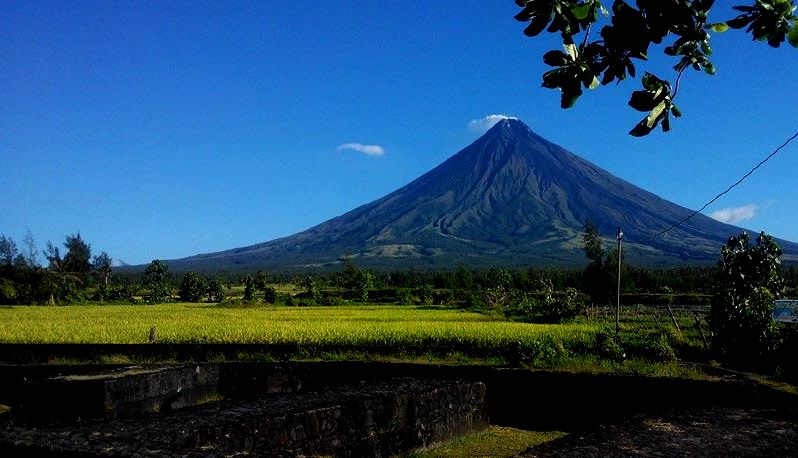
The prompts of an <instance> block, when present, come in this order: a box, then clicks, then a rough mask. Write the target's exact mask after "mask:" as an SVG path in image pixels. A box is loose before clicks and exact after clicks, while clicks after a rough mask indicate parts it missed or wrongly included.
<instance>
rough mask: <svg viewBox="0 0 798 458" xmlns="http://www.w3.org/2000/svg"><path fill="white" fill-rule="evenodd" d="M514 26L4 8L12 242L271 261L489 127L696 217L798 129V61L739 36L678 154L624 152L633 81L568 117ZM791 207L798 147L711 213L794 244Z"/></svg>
mask: <svg viewBox="0 0 798 458" xmlns="http://www.w3.org/2000/svg"><path fill="white" fill-rule="evenodd" d="M517 10H518V8H517V7H516V6H515V4H514V2H513V1H511V0H503V1H499V0H493V1H484V0H473V1H463V0H458V1H436V2H411V1H406V2H392V1H388V2H377V1H321V2H283V1H263V2H243V1H241V2H176V1H169V2H155V1H146V2H124V1H114V2H100V1H75V2H63V1H55V2H27V1H5V2H0V163H1V164H2V173H0V193H1V195H2V199H1V200H0V202H2V203H1V204H0V206H1V207H0V233H2V234H5V235H8V236H11V237H13V238H14V239H16V240H17V242H18V243H19V242H21V239H22V237H23V236H24V234H25V232H26V230H30V231H31V232H32V234H33V236H34V237H35V239H36V240H37V243H38V245H39V246H40V247H42V246H44V244H45V242H46V241H47V240H52V241H53V242H55V243H58V244H60V243H62V242H63V240H64V237H65V236H66V235H67V234H71V233H75V232H78V231H79V232H80V233H81V235H82V236H83V237H84V239H86V240H87V241H88V242H89V243H90V244H91V245H92V249H93V252H95V253H99V252H100V251H106V252H108V254H109V255H111V256H112V257H114V258H117V259H122V260H124V261H126V262H129V263H145V262H149V261H150V260H151V259H154V258H161V259H171V258H178V257H184V256H190V255H193V254H198V253H206V252H212V251H218V250H223V249H228V248H233V247H239V246H244V245H249V244H253V243H258V242H263V241H267V240H271V239H274V238H277V237H281V236H286V235H290V234H292V233H295V232H298V231H301V230H303V229H306V228H308V227H310V226H313V225H315V224H318V223H320V222H322V221H324V220H326V219H329V218H331V217H334V216H337V215H339V214H341V213H343V212H345V211H347V210H350V209H352V208H354V207H357V206H359V205H361V204H364V203H367V202H369V201H371V200H373V199H375V198H378V197H381V196H382V195H384V194H386V193H388V192H390V191H392V190H394V189H396V188H397V187H399V186H402V185H404V184H406V183H407V182H409V181H411V180H412V179H414V178H416V177H417V176H419V175H421V174H422V173H424V172H426V171H427V170H429V169H431V168H432V167H434V166H435V165H437V164H439V163H440V162H442V161H443V160H445V159H446V158H447V157H449V156H450V155H452V154H454V153H455V152H457V151H458V150H459V149H461V148H462V147H464V146H466V145H467V144H469V143H470V142H471V141H473V140H474V139H476V138H477V137H478V135H479V132H476V131H474V130H473V129H470V128H469V121H471V120H475V119H481V118H483V117H485V116H487V115H490V114H507V115H511V116H517V117H519V118H521V119H522V120H523V121H525V122H526V123H527V124H528V125H529V126H530V127H531V128H532V129H533V130H534V131H536V132H537V133H539V134H540V135H542V136H544V137H546V138H548V139H549V140H551V141H553V142H555V143H558V144H560V145H562V146H564V147H566V148H567V149H569V150H571V151H573V152H574V153H576V154H579V155H581V156H583V157H585V158H586V159H588V160H590V161H592V162H594V163H596V164H598V165H599V166H601V167H603V168H605V169H607V170H609V171H610V172H612V173H614V174H616V175H618V176H620V177H622V178H624V179H626V180H628V181H630V182H632V183H634V184H636V185H638V186H641V187H643V188H645V189H648V190H650V191H652V192H654V193H656V194H659V195H660V196H662V197H664V198H666V199H668V200H671V201H673V202H676V203H678V204H681V205H684V206H687V207H690V208H698V207H700V206H701V205H703V203H704V202H706V201H707V200H708V199H710V198H711V197H713V196H714V195H715V194H717V193H718V192H720V191H721V190H723V189H725V187H726V186H728V185H729V184H731V183H732V182H734V181H736V180H737V179H738V178H739V177H740V176H742V175H743V174H744V173H745V172H746V171H747V170H748V169H749V168H750V167H751V166H753V165H754V164H756V163H757V162H758V161H759V160H761V159H762V158H763V157H764V156H765V155H767V154H768V153H769V152H770V151H772V150H773V149H774V148H775V147H776V146H777V145H779V144H781V143H782V142H784V141H785V140H786V139H787V138H788V137H789V136H790V135H792V134H793V133H794V132H795V131H796V130H798V95H797V94H796V90H798V59H796V57H798V52H797V51H796V50H795V49H794V48H791V47H789V46H786V47H785V46H782V48H780V49H776V50H774V49H771V48H769V47H768V46H767V45H766V44H763V43H755V42H752V41H751V40H750V38H749V37H748V36H744V35H743V34H741V33H738V32H727V33H725V34H719V35H717V36H715V37H714V49H715V54H714V56H713V57H714V62H715V65H716V67H717V69H718V74H717V75H715V76H714V77H709V76H706V75H703V74H698V73H696V72H692V73H688V74H686V76H685V77H684V78H683V80H682V88H681V89H680V93H679V97H678V99H677V101H676V102H677V104H678V105H679V106H680V108H681V109H682V111H683V112H684V114H685V116H684V117H683V118H681V119H679V120H676V121H675V122H674V123H673V127H674V130H673V131H672V132H671V133H669V134H662V133H655V134H653V135H651V136H649V137H648V138H644V139H636V138H632V137H629V136H628V135H627V132H628V130H629V129H630V128H631V127H632V126H633V125H634V124H635V123H636V122H637V121H638V120H639V119H640V118H641V117H642V114H641V113H637V112H635V111H634V110H632V109H631V108H629V107H628V106H626V101H627V100H628V95H629V93H630V92H631V91H632V90H633V89H637V87H638V86H639V82H638V81H632V82H627V83H626V84H622V85H621V86H619V87H615V86H612V87H603V88H601V89H599V90H596V91H592V92H590V93H587V94H585V95H584V96H583V97H582V98H581V99H580V100H579V102H578V103H577V106H576V107H575V108H574V109H571V110H561V109H560V108H559V95H558V93H557V92H555V91H552V90H548V89H543V88H541V87H540V78H541V76H540V75H541V73H542V72H543V71H545V70H546V67H545V66H544V64H543V63H542V62H541V56H542V54H543V53H544V52H545V51H547V50H548V49H551V48H552V47H557V46H558V44H557V42H556V39H536V40H532V39H528V38H526V37H524V36H523V34H522V30H523V24H521V23H518V22H516V21H515V20H514V19H513V15H514V14H515V13H516V12H517ZM555 38H556V37H555ZM672 64H673V62H670V61H668V60H666V59H665V58H660V59H658V60H657V61H656V62H654V65H655V69H656V70H659V71H660V73H661V74H663V75H668V76H671V75H672V74H671V73H670V72H669V71H668V70H667V69H668V68H669V66H670V65H672ZM640 69H641V70H642V67H640ZM347 144H353V145H349V146H350V148H346V147H342V146H341V145H347ZM358 144H360V145H372V146H373V147H372V148H370V149H369V148H364V147H358V146H357V145H358ZM377 146H378V147H380V148H377ZM357 149H360V150H361V152H359V151H356V150H357ZM380 150H381V151H382V152H383V154H365V152H371V153H374V152H375V151H376V152H379V151H380ZM796 194H798V142H795V143H793V144H792V145H790V146H789V147H788V148H786V149H784V150H783V151H782V152H781V153H779V155H777V156H775V157H774V158H773V159H772V160H771V161H770V162H769V163H767V164H766V165H765V166H763V167H762V168H761V169H760V170H759V171H758V172H757V173H756V174H755V175H754V176H752V177H751V178H750V179H749V180H748V181H746V182H745V183H744V184H743V185H741V186H740V187H739V188H738V189H736V190H735V191H733V192H731V193H730V194H728V195H727V196H725V197H724V198H722V199H721V200H720V201H719V202H717V203H716V204H715V205H713V206H712V207H711V208H709V209H707V213H711V212H713V211H718V210H723V209H732V208H736V209H740V208H743V210H740V211H739V212H738V213H737V215H738V216H748V218H747V219H744V220H740V221H738V222H737V224H738V225H741V226H744V227H748V228H751V229H753V230H765V231H767V232H770V233H772V234H774V235H776V236H779V237H783V238H787V239H791V240H793V241H798V199H796Z"/></svg>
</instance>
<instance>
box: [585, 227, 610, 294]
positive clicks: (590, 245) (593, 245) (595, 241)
mask: <svg viewBox="0 0 798 458" xmlns="http://www.w3.org/2000/svg"><path fill="white" fill-rule="evenodd" d="M582 241H583V242H584V250H585V257H587V260H588V264H587V267H585V270H584V275H583V277H582V278H583V280H582V289H583V290H584V291H585V292H586V293H587V294H588V295H589V296H590V298H591V299H592V300H593V301H594V302H601V301H603V300H604V298H605V296H606V294H607V285H608V278H607V270H606V269H605V261H604V259H605V255H606V252H605V251H604V244H603V241H602V240H601V234H600V233H599V231H598V228H597V227H596V225H595V224H593V221H591V220H590V219H587V220H586V221H585V227H584V232H583V233H582Z"/></svg>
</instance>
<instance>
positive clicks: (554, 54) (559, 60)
mask: <svg viewBox="0 0 798 458" xmlns="http://www.w3.org/2000/svg"><path fill="white" fill-rule="evenodd" d="M543 62H544V63H545V64H546V65H551V66H552V67H562V66H563V65H565V64H567V63H568V56H567V55H566V54H565V53H564V52H562V51H557V50H556V49H555V50H553V51H549V52H547V53H546V54H543Z"/></svg>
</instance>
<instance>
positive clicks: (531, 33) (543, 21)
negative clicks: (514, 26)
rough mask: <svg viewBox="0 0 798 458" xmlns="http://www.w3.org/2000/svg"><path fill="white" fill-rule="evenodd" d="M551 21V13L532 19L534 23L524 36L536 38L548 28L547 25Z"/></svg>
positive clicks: (529, 26) (528, 27)
mask: <svg viewBox="0 0 798 458" xmlns="http://www.w3.org/2000/svg"><path fill="white" fill-rule="evenodd" d="M550 19H551V11H548V14H545V15H544V14H539V15H537V16H535V17H533V18H532V22H530V23H529V25H528V26H527V28H525V29H524V35H526V36H528V37H536V36H538V35H539V34H540V32H542V31H543V29H545V28H546V25H547V24H548V23H549V20H550Z"/></svg>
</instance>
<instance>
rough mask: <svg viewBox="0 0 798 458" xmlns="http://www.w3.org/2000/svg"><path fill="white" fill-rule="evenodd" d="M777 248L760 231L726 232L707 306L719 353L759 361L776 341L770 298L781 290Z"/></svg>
mask: <svg viewBox="0 0 798 458" xmlns="http://www.w3.org/2000/svg"><path fill="white" fill-rule="evenodd" d="M780 256H781V249H780V248H779V246H778V245H777V244H776V242H775V241H773V238H772V237H770V236H769V235H765V234H764V233H760V235H759V237H757V239H756V245H754V246H752V245H751V243H750V241H749V237H748V233H746V232H743V233H742V234H740V235H739V236H737V237H730V238H729V240H728V242H726V244H724V245H723V246H722V247H721V259H720V261H719V262H718V273H717V279H716V284H715V291H714V294H713V296H712V306H711V309H710V320H709V322H710V326H711V328H712V347H713V350H714V351H715V352H716V353H718V355H719V356H720V357H721V358H724V359H726V360H728V361H732V362H738V363H743V364H750V363H755V364H760V363H762V362H763V358H764V357H766V356H767V355H768V354H769V353H770V352H771V350H772V349H773V346H774V341H775V339H774V331H775V327H774V323H773V299H775V298H778V297H779V296H780V295H781V293H782V292H783V290H784V279H783V277H782V272H781V268H780V264H781V262H780V260H779V257H780Z"/></svg>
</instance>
